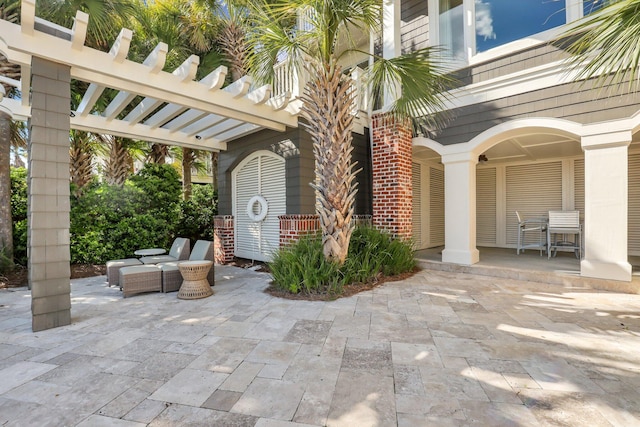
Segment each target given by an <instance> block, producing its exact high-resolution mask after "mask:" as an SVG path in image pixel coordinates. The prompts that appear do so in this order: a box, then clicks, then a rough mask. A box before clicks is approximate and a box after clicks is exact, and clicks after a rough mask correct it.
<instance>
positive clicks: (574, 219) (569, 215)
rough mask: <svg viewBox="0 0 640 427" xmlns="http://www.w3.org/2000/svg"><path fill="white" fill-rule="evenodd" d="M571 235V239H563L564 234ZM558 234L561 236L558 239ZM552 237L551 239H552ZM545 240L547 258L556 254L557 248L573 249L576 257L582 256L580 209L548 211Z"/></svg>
mask: <svg viewBox="0 0 640 427" xmlns="http://www.w3.org/2000/svg"><path fill="white" fill-rule="evenodd" d="M568 235H573V236H575V237H574V238H573V241H570V240H565V236H568ZM558 236H562V237H561V239H560V240H558ZM552 237H553V240H552ZM547 241H548V242H549V248H548V250H547V258H551V255H552V253H553V255H554V256H555V255H556V252H557V251H558V248H564V249H573V250H574V251H575V254H576V256H577V257H578V259H581V258H582V227H581V225H580V211H549V226H548V227H547Z"/></svg>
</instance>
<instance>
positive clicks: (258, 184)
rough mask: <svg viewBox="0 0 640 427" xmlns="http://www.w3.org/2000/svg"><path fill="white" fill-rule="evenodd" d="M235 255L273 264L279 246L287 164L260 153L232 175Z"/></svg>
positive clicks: (264, 152) (265, 152)
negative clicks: (280, 216)
mask: <svg viewBox="0 0 640 427" xmlns="http://www.w3.org/2000/svg"><path fill="white" fill-rule="evenodd" d="M231 177H232V186H233V187H232V194H233V197H232V205H233V215H234V218H235V254H236V256H237V257H240V258H248V259H252V260H257V261H270V260H271V256H272V254H273V252H274V251H276V250H277V249H278V247H279V244H280V222H279V219H278V216H279V215H284V214H286V200H287V195H286V182H285V160H284V159H283V158H282V157H280V156H278V155H277V154H274V153H272V152H270V151H257V152H255V153H252V154H251V155H249V156H248V157H247V158H245V159H244V160H243V161H242V162H240V164H238V166H237V167H236V168H235V169H234V170H233V171H232V173H231Z"/></svg>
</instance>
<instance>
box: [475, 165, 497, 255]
mask: <svg viewBox="0 0 640 427" xmlns="http://www.w3.org/2000/svg"><path fill="white" fill-rule="evenodd" d="M476 241H477V244H478V245H480V246H495V244H496V169H495V168H490V169H478V170H477V173H476Z"/></svg>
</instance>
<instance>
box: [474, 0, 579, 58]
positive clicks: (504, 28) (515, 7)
mask: <svg viewBox="0 0 640 427" xmlns="http://www.w3.org/2000/svg"><path fill="white" fill-rule="evenodd" d="M572 1H574V0H572ZM475 9H476V52H484V51H485V50H488V49H491V48H493V47H496V46H500V45H503V44H505V43H509V42H511V41H514V40H518V39H521V38H524V37H527V36H530V35H532V34H537V33H540V32H542V31H545V30H548V29H550V28H554V27H558V26H560V25H562V24H564V23H566V13H565V1H564V0H475Z"/></svg>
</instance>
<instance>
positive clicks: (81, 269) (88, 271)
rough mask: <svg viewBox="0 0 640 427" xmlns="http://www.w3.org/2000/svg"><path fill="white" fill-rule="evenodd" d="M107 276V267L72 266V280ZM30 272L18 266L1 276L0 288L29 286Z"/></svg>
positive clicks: (90, 265)
mask: <svg viewBox="0 0 640 427" xmlns="http://www.w3.org/2000/svg"><path fill="white" fill-rule="evenodd" d="M105 274H107V268H106V266H105V265H92V264H71V278H72V279H80V278H83V277H93V276H102V275H105ZM28 281H29V272H28V270H27V267H23V266H21V265H17V266H16V267H15V268H14V269H13V271H10V272H8V273H2V274H0V288H14V287H18V286H27V283H28Z"/></svg>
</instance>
